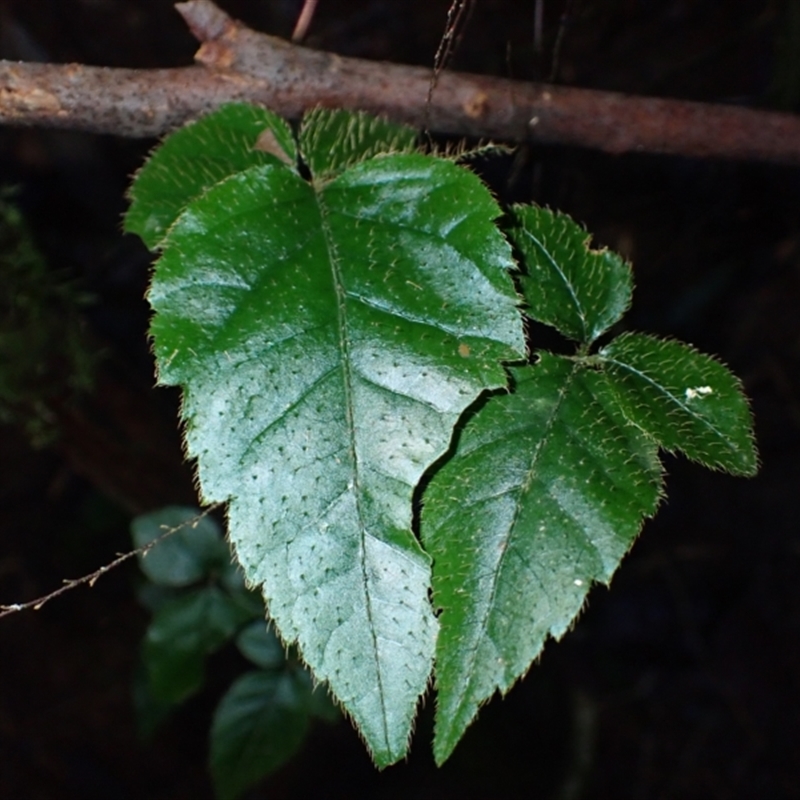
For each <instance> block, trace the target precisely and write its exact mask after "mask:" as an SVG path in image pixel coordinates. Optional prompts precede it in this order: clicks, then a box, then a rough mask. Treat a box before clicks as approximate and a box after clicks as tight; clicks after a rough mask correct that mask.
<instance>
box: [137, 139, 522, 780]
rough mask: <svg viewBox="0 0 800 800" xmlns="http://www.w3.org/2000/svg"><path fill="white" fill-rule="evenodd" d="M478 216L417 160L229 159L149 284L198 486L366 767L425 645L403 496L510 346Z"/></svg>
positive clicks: (495, 271)
mask: <svg viewBox="0 0 800 800" xmlns="http://www.w3.org/2000/svg"><path fill="white" fill-rule="evenodd" d="M356 149H357V148H356ZM337 158H338V157H337ZM334 166H336V167H337V168H338V167H339V166H341V165H340V164H339V162H338V161H337V162H336V164H335V165H334ZM319 168H320V169H321V170H322V171H323V172H324V173H326V174H329V171H327V170H326V168H325V164H322V165H321V166H320V167H319ZM498 214H499V209H498V207H497V205H496V204H495V203H494V201H493V200H492V198H491V196H490V195H489V193H488V191H487V190H486V189H485V187H484V186H483V185H482V184H481V183H480V181H479V180H478V179H477V178H476V177H475V176H474V175H473V174H471V173H470V172H468V171H466V170H464V169H462V168H460V167H457V166H455V165H453V164H452V163H449V162H446V161H443V160H438V159H434V158H430V157H427V156H423V155H419V154H396V155H387V156H383V157H380V158H375V159H371V160H367V161H361V162H360V163H358V164H356V165H355V166H353V167H351V168H348V169H346V170H344V171H342V172H340V174H338V175H337V176H336V177H335V178H333V179H328V180H327V181H326V182H322V181H318V180H316V179H312V181H311V182H310V183H309V182H306V181H304V180H303V179H302V178H301V177H300V176H299V175H298V174H297V173H296V172H295V171H294V170H292V169H290V168H289V167H287V166H285V165H282V164H269V165H262V166H258V167H251V168H249V169H247V170H245V171H243V172H241V173H239V174H236V175H233V176H231V177H229V178H227V179H226V180H224V181H222V182H220V183H218V184H216V185H215V186H214V187H212V188H210V189H208V190H207V191H206V192H205V193H204V194H203V195H201V196H199V197H198V198H197V199H195V200H193V201H192V202H191V203H190V204H189V205H188V206H187V208H186V209H185V211H184V212H183V213H182V214H181V215H180V216H179V217H178V219H177V220H176V222H175V223H174V225H173V226H172V227H171V229H170V231H169V233H168V235H167V237H166V239H165V240H164V242H163V249H164V254H163V256H162V258H161V259H160V261H159V262H158V264H157V265H156V270H155V275H154V279H153V284H152V287H151V289H150V294H149V299H150V302H151V304H152V306H153V308H154V310H155V312H156V313H155V317H154V320H153V325H152V334H153V338H154V343H155V351H156V355H157V360H158V367H159V380H160V381H161V382H162V383H165V384H180V385H182V386H183V387H184V405H183V416H184V418H185V420H186V422H187V426H186V437H187V443H188V449H189V452H190V454H191V455H193V456H195V457H196V458H197V460H198V468H199V476H200V483H201V487H202V492H203V496H204V498H205V500H206V501H208V502H212V501H224V500H230V507H229V528H230V538H231V541H232V542H233V544H234V546H235V549H236V554H237V556H238V559H239V561H240V562H241V564H242V566H243V567H244V570H245V575H246V577H247V579H248V580H249V581H250V582H252V583H254V584H262V587H263V592H264V596H265V599H266V601H267V604H268V608H269V613H270V615H271V617H272V618H273V620H274V621H275V623H276V625H277V628H278V630H279V632H280V634H281V636H282V637H283V638H284V640H285V641H286V642H287V643H294V642H296V643H297V644H298V645H299V647H300V650H301V652H302V655H303V657H304V658H305V660H306V661H307V662H308V663H309V665H310V666H311V667H312V669H313V670H314V672H315V674H316V676H317V678H318V679H321V680H327V681H328V682H329V683H330V686H331V688H332V690H333V692H334V693H335V695H336V696H337V697H338V699H339V700H340V701H341V702H342V704H343V705H344V707H345V708H346V710H347V711H348V712H349V714H350V715H351V716H352V717H353V718H354V719H355V721H356V723H357V724H358V726H359V728H360V730H361V732H362V734H363V735H364V738H365V740H366V741H367V743H368V745H369V746H370V748H371V750H372V752H373V755H374V757H375V760H376V762H377V763H378V764H380V765H385V764H388V763H391V762H393V761H395V760H397V759H399V758H401V757H402V755H403V754H404V752H405V750H406V746H407V738H408V735H409V731H410V728H411V722H412V719H413V715H414V712H415V707H416V703H417V699H418V697H419V695H420V693H421V692H422V691H423V690H424V688H425V686H426V683H427V680H428V675H429V672H430V668H431V660H432V656H433V649H434V641H435V636H436V622H435V619H434V617H433V614H432V611H431V608H430V603H429V601H428V596H427V595H428V589H429V582H430V565H429V558H428V557H427V555H426V554H425V553H424V552H423V551H422V549H421V548H420V546H419V544H418V542H417V541H416V539H415V537H414V535H413V534H412V532H411V513H412V506H411V500H412V494H413V491H414V488H415V486H416V484H417V482H418V481H419V478H420V476H421V475H422V473H423V472H424V471H425V469H427V467H428V466H430V465H431V464H432V463H433V462H434V461H435V460H436V459H437V458H438V457H439V456H441V455H442V454H443V453H444V452H445V450H446V448H447V446H448V443H449V440H450V437H451V433H452V428H453V425H454V424H455V422H456V420H457V419H458V417H459V415H460V414H461V412H462V411H463V410H464V409H465V408H466V407H467V406H468V405H469V404H470V403H471V402H472V401H473V400H474V399H475V398H476V397H477V396H478V394H479V393H480V392H481V391H482V390H484V389H486V388H491V387H500V386H504V385H505V382H506V376H505V373H504V371H503V370H502V368H501V367H500V363H499V362H500V361H502V360H506V359H514V358H519V357H520V356H521V355H523V353H524V341H523V332H522V324H521V319H520V317H519V314H518V311H517V308H516V303H517V299H516V295H515V293H514V290H513V287H512V284H511V280H510V277H509V275H508V270H509V269H510V268H511V267H512V266H513V262H512V260H511V257H510V249H509V247H508V245H507V244H506V242H505V241H504V240H503V238H502V236H501V235H500V234H499V232H498V231H497V229H496V228H495V226H494V224H493V220H494V218H495V217H496V216H497V215H498Z"/></svg>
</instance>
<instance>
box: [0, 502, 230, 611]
mask: <svg viewBox="0 0 800 800" xmlns="http://www.w3.org/2000/svg"><path fill="white" fill-rule="evenodd" d="M221 505H222V504H221V503H215V504H214V505H211V506H209V507H208V508H206V509H205V510H204V511H203V512H202V513H200V514H198V515H197V516H196V517H192V519H188V520H186V521H185V522H182V523H181V524H180V525H176V526H175V527H174V528H167V529H166V530H165V531H164V533H162V534H161V535H160V536H158V537H156V538H155V539H153V540H152V541H151V542H148V543H147V544H145V545H142V546H141V547H137V548H136V549H135V550H131V551H130V552H128V553H121V554H120V555H118V556H117V557H116V558H115V559H114V560H113V561H111V562H109V563H108V564H104V565H103V566H102V567H100V568H99V569H96V570H95V571H94V572H91V573H89V574H88V575H84V576H83V577H81V578H70V579H67V580H65V581H64V584H63V586H60V587H59V588H58V589H55V590H54V591H52V592H50V593H49V594H45V595H42V596H41V597H37V598H36V599H35V600H28V602H26V603H9V604H8V605H0V619H2V618H3V617H7V616H9V615H10V614H16V613H17V612H19V611H27V610H28V609H33V610H34V611H38V610H39V609H40V608H42V606H44V605H46V604H47V603H49V602H50V601H51V600H55V598H56V597H60V596H61V595H62V594H64V593H66V592H68V591H70V590H71V589H76V588H77V587H78V586H83V585H88V586H89V587H92V586H94V585H95V583H96V582H97V580H98V578H100V577H102V576H103V575H105V574H106V573H107V572H110V571H111V570H112V569H114V568H115V567H118V566H119V565H120V564H123V563H124V562H126V561H129V560H130V559H131V558H133V557H134V556H145V555H147V553H149V552H150V551H151V550H152V549H153V548H154V547H155V546H156V545H157V544H159V543H161V542H163V541H164V539H166V538H167V537H169V536H172V534H173V533H177V532H178V531H181V530H183V529H184V528H186V527H188V526H191V527H195V526H196V525H197V523H198V522H200V520H201V519H203V518H204V517H206V516H208V514H210V513H211V512H212V511H214V510H215V509H217V508H219V507H220V506H221Z"/></svg>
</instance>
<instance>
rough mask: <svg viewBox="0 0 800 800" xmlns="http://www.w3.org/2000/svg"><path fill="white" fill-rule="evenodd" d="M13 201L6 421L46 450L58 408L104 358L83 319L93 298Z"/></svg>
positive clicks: (2, 307) (1, 296)
mask: <svg viewBox="0 0 800 800" xmlns="http://www.w3.org/2000/svg"><path fill="white" fill-rule="evenodd" d="M12 197H13V190H12V189H10V188H8V187H6V188H3V189H0V274H2V276H3V289H2V291H1V292H0V422H7V423H8V422H11V423H16V424H19V425H21V426H22V427H23V428H24V429H25V432H26V434H27V436H28V438H29V439H30V440H31V442H32V444H34V445H35V446H43V445H45V444H48V443H49V442H51V441H52V440H53V439H54V438H55V437H56V436H57V425H56V416H55V414H54V408H55V407H56V406H57V405H58V404H62V403H64V402H70V401H71V400H73V399H74V398H75V397H76V395H77V394H78V393H80V392H83V391H86V390H88V389H89V388H90V387H91V385H92V375H93V368H94V365H95V362H96V359H97V354H96V353H95V352H94V351H93V350H92V348H91V346H90V345H89V343H88V341H87V336H86V333H85V330H84V325H83V319H82V316H81V309H82V308H84V307H85V306H86V305H87V304H88V303H89V298H88V296H87V295H86V294H85V293H83V292H81V291H80V289H79V288H78V287H77V286H76V285H75V283H74V282H73V281H72V280H70V279H69V278H67V277H66V276H64V275H63V274H61V273H57V272H54V271H53V270H51V269H49V267H48V266H47V264H46V263H45V261H44V258H43V257H42V255H41V253H40V252H39V250H38V249H37V247H36V244H35V243H34V241H33V238H32V235H31V232H30V230H29V228H28V226H27V225H26V223H25V220H24V219H23V217H22V214H21V213H20V211H19V209H18V208H17V207H16V206H15V205H14V203H13V201H12Z"/></svg>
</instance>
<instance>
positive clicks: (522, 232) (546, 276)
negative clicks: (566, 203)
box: [509, 206, 633, 344]
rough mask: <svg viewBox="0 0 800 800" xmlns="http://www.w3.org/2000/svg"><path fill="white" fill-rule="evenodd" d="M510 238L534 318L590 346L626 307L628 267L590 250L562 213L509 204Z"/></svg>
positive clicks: (580, 231)
mask: <svg viewBox="0 0 800 800" xmlns="http://www.w3.org/2000/svg"><path fill="white" fill-rule="evenodd" d="M509 236H510V238H511V240H512V242H513V244H514V245H515V247H516V248H517V250H518V251H519V254H520V257H521V260H522V264H523V266H524V269H525V273H524V274H523V275H522V277H521V278H520V282H521V284H522V289H523V292H524V293H525V299H526V300H527V301H528V309H527V311H528V314H529V315H530V316H531V317H532V318H533V319H535V320H537V321H538V322H543V323H545V324H546V325H552V326H553V327H554V328H556V330H558V331H560V332H561V333H563V334H564V336H567V337H568V338H570V339H574V340H575V341H578V342H581V343H582V344H591V343H592V342H593V341H594V340H595V339H596V338H597V337H598V336H600V335H601V334H602V333H604V332H605V331H606V330H608V329H609V328H610V327H611V326H612V325H613V324H614V323H615V322H617V321H619V320H620V319H621V317H622V315H623V314H624V313H625V312H626V311H627V309H628V307H629V306H630V302H631V292H632V287H633V283H632V278H631V269H630V266H629V265H628V264H627V262H626V261H625V260H624V259H623V258H622V257H621V256H619V255H617V254H616V253H612V252H611V251H609V250H605V249H603V250H592V249H590V248H589V242H590V240H591V236H590V235H589V234H588V233H587V232H586V231H585V230H584V229H583V228H582V227H581V226H580V225H578V223H577V222H575V221H574V220H572V219H570V218H569V217H568V216H566V215H565V214H555V213H553V212H552V211H549V210H548V209H546V208H539V207H538V206H514V208H513V209H512V213H511V227H510V230H509Z"/></svg>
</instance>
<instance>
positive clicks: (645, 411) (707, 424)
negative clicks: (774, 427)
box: [599, 334, 758, 475]
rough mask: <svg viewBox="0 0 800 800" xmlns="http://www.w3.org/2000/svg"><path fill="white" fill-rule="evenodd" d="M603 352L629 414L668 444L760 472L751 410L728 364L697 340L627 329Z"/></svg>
mask: <svg viewBox="0 0 800 800" xmlns="http://www.w3.org/2000/svg"><path fill="white" fill-rule="evenodd" d="M599 356H600V358H601V359H602V363H603V368H604V370H605V372H606V374H607V375H608V376H609V378H610V379H611V383H612V386H613V388H614V390H615V392H616V393H617V396H618V399H619V401H620V404H621V405H622V408H623V410H624V412H625V414H626V415H627V417H628V418H629V419H631V420H632V421H633V422H635V423H636V424H637V425H639V426H640V427H641V428H642V430H644V431H646V432H647V433H648V434H650V435H651V436H652V437H653V438H654V439H655V440H656V441H657V442H658V443H659V445H661V447H664V448H665V449H667V450H673V451H674V450H680V451H682V452H683V453H685V454H686V455H687V456H688V457H689V458H692V459H694V460H695V461H699V462H700V463H701V464H704V465H705V466H707V467H715V468H717V469H724V470H727V471H728V472H731V473H733V474H735V475H753V474H755V472H756V469H757V468H758V456H757V454H756V449H755V444H754V440H753V428H752V420H751V417H750V409H749V407H748V405H747V398H746V397H745V396H744V394H743V393H742V390H741V384H740V383H739V380H738V379H737V378H736V377H735V376H734V375H733V374H732V373H731V372H730V370H728V369H727V367H725V366H723V365H722V364H720V363H719V362H718V361H716V360H715V359H713V358H711V357H710V356H707V355H704V354H703V353H698V352H697V350H695V349H694V348H693V347H690V346H689V345H686V344H682V343H681V342H675V341H669V340H664V339H656V338H655V337H652V336H644V335H642V334H623V335H622V336H619V337H618V338H616V339H615V340H614V341H613V342H611V343H610V344H609V345H607V346H606V347H603V348H601V350H600V353H599Z"/></svg>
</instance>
